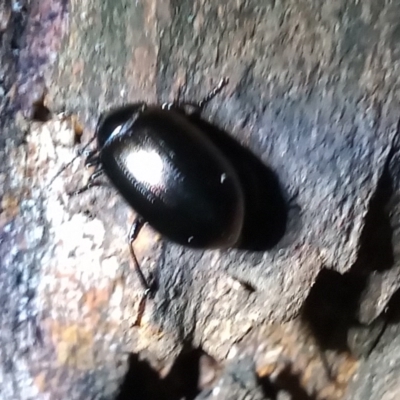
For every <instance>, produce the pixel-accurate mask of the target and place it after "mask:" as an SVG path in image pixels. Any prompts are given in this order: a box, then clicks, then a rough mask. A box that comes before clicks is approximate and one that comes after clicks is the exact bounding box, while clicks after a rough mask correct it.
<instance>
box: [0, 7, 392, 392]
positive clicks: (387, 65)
mask: <svg viewBox="0 0 400 400" xmlns="http://www.w3.org/2000/svg"><path fill="white" fill-rule="evenodd" d="M7 4H8V7H9V6H10V4H9V3H5V6H2V7H3V8H1V9H0V11H1V15H0V18H1V19H2V27H3V25H4V26H5V28H4V33H1V32H0V34H1V35H2V36H1V39H2V49H1V52H2V55H4V57H2V60H1V72H2V76H3V77H4V79H3V78H2V81H1V87H2V88H3V91H4V96H2V95H1V91H0V101H1V112H2V118H1V121H0V122H1V128H2V131H1V135H0V144H1V148H0V152H1V153H0V155H1V160H4V161H3V162H2V163H1V165H0V171H1V172H0V183H1V192H0V196H1V209H0V213H1V214H0V232H1V237H0V258H1V263H2V269H1V271H0V273H1V282H2V285H3V288H2V290H1V294H2V299H3V303H2V304H4V306H3V309H4V311H2V313H3V314H4V315H2V318H1V329H0V331H1V337H0V343H1V346H0V348H1V359H2V367H3V372H2V375H1V383H2V385H0V386H1V389H0V390H1V391H2V392H0V393H1V395H2V396H3V397H5V398H11V397H10V396H11V395H14V394H18V395H19V397H20V398H23V399H28V398H41V397H43V398H45V397H46V396H50V397H51V398H54V399H58V398H65V396H66V394H68V396H69V397H71V398H88V397H90V396H93V397H96V396H100V394H101V396H102V397H103V398H112V397H113V396H114V393H115V392H116V390H117V388H118V386H119V383H120V381H121V380H122V377H123V375H124V373H125V370H126V363H125V361H124V360H123V356H122V354H124V353H125V352H128V351H129V352H135V353H137V352H139V351H141V352H143V354H145V356H146V357H147V358H148V359H149V360H151V361H152V363H153V364H154V365H155V368H156V369H162V365H163V363H166V362H167V361H166V360H171V359H173V358H174V357H176V356H177V354H179V353H180V351H181V349H182V347H183V346H184V343H186V342H191V343H193V345H194V346H200V345H201V347H202V348H203V349H204V350H205V351H206V352H207V353H209V354H210V355H212V356H213V357H215V358H216V359H218V360H223V359H224V358H225V357H226V356H227V354H229V352H230V350H231V348H232V345H233V344H234V343H236V342H240V341H241V340H242V339H243V338H244V337H246V335H247V334H248V333H249V332H250V331H251V332H253V331H255V332H257V331H258V330H259V329H261V328H260V327H262V326H264V325H266V324H270V323H277V324H282V323H284V322H285V321H288V320H291V319H293V318H295V317H296V316H297V315H298V314H299V313H300V311H301V310H302V307H303V306H304V303H305V301H306V299H307V296H308V295H309V293H310V290H311V288H312V286H313V284H314V283H315V282H316V281H317V284H319V283H318V282H320V281H321V279H322V278H323V277H324V273H325V272H321V271H326V270H330V271H332V272H333V274H334V275H330V276H329V277H328V283H329V284H328V286H327V287H329V292H326V293H327V294H329V296H326V297H329V299H328V301H325V302H323V301H321V305H322V307H321V309H322V310H324V314H326V315H327V317H328V318H327V320H326V321H324V323H325V325H324V328H325V327H326V326H334V327H337V330H336V328H335V332H334V333H338V334H340V335H339V336H340V338H341V339H340V341H339V342H340V346H339V345H337V337H335V335H333V338H332V341H331V342H330V345H329V346H330V348H332V347H333V348H334V350H336V351H338V350H342V347H343V346H344V344H346V343H345V341H344V340H342V337H344V336H346V335H345V333H347V332H348V330H349V329H350V328H354V327H355V326H357V323H359V324H360V325H362V328H365V324H368V323H371V322H372V321H373V320H375V319H376V318H377V317H378V316H382V315H383V314H384V310H385V307H386V305H387V303H388V301H389V300H390V298H391V297H392V296H393V294H394V293H395V292H396V291H397V290H398V288H399V284H400V278H399V277H400V272H399V271H400V269H399V268H398V254H397V253H398V251H397V247H398V243H397V242H398V240H397V236H398V234H397V231H398V226H397V225H398V192H399V188H400V186H399V182H400V180H399V179H400V178H399V177H400V173H399V163H398V129H399V127H398V109H399V99H398V95H397V91H398V87H399V74H398V69H399V66H400V63H399V55H400V53H399V52H398V48H397V47H398V46H397V43H398V31H399V28H398V18H397V17H396V16H397V15H398V14H399V12H400V2H399V1H397V0H396V1H392V2H390V3H388V2H386V3H385V2H380V3H379V5H377V2H376V1H373V0H365V1H363V2H359V1H356V0H354V1H350V2H349V1H346V0H340V1H335V2H318V1H315V0H314V1H313V0H301V1H299V0H273V1H272V0H271V1H261V0H251V1H244V0H243V1H236V2H231V1H222V2H218V3H217V2H212V1H210V0H201V1H200V0H199V1H195V2H189V1H187V2H179V1H175V0H170V1H164V0H162V1H161V0H145V1H142V2H131V1H126V0H125V1H119V2H115V1H112V0H107V1H98V0H88V1H86V2H70V3H68V4H67V2H65V1H62V0H32V1H31V2H27V3H25V2H20V3H19V4H20V5H21V9H18V10H17V9H14V11H12V12H11V11H10V8H8V9H7V8H5V7H7ZM13 4H14V6H16V4H17V3H13ZM67 5H68V11H69V14H67V8H66V6H67ZM25 7H27V8H25ZM14 8H15V7H14ZM67 17H68V18H67ZM3 21H6V22H3ZM67 22H68V25H67ZM23 28H25V30H24V33H23V32H22V30H23ZM15 46H16V47H17V49H15V48H14V49H13V47H15ZM56 56H57V57H56ZM222 76H228V77H229V78H230V84H229V87H228V88H227V89H226V90H225V91H224V92H223V93H222V94H221V95H219V97H218V98H216V99H215V100H214V101H213V102H212V103H211V104H210V106H209V107H208V108H207V110H206V111H205V115H204V117H205V118H206V119H207V120H210V121H211V122H213V123H214V124H215V125H216V126H218V127H219V128H221V129H223V130H224V131H226V133H227V134H228V135H230V136H231V137H233V138H235V139H236V140H237V141H238V142H239V143H241V144H242V145H243V146H244V147H245V148H248V149H249V150H250V151H251V152H252V153H253V154H254V155H255V157H256V158H257V159H258V160H260V161H261V162H262V163H263V164H264V165H265V166H266V167H268V171H271V172H272V173H273V174H274V175H275V176H276V179H277V181H278V182H279V189H277V190H279V195H280V196H282V198H283V199H285V202H286V205H287V210H286V211H287V212H286V215H285V219H286V221H285V225H286V226H285V228H286V229H285V234H284V236H283V237H282V238H281V240H280V241H279V243H278V244H275V245H274V246H273V247H272V248H268V249H264V250H265V251H258V252H251V251H246V250H243V249H235V250H231V251H194V250H190V249H185V248H182V247H179V246H176V245H173V244H170V243H167V242H160V241H159V240H158V239H159V238H158V237H157V235H156V234H155V233H154V232H153V231H152V230H151V229H150V228H149V227H147V228H146V229H145V230H144V231H143V233H141V235H140V237H139V239H138V241H137V242H136V243H135V249H136V251H137V255H138V258H139V260H140V262H141V263H142V265H143V269H144V271H145V273H146V274H150V273H153V274H155V276H156V278H157V281H158V285H159V290H158V292H157V294H156V296H155V298H154V299H153V300H151V301H149V302H148V303H147V307H146V310H145V314H144V317H143V321H142V322H143V324H142V326H141V327H140V328H139V327H134V326H132V325H133V322H134V321H135V318H136V314H137V309H138V300H139V298H140V286H139V283H138V281H137V279H136V277H135V276H134V275H133V273H132V271H131V270H130V269H129V251H128V248H127V245H126V242H125V235H126V232H127V231H128V229H129V225H130V223H131V222H132V220H133V218H134V213H133V212H132V211H130V210H129V209H128V207H127V206H126V205H125V204H124V203H123V202H122V201H121V199H120V198H119V197H118V196H117V194H116V193H115V191H113V190H111V189H110V188H107V187H105V188H96V189H94V190H93V191H91V192H88V193H86V194H84V195H82V196H81V197H72V198H71V197H69V196H68V195H67V193H68V192H71V191H73V190H75V189H76V188H78V187H80V185H82V184H83V182H84V180H85V179H87V177H88V174H89V171H86V170H84V169H83V168H82V164H80V163H79V160H76V161H75V162H74V163H72V164H71V165H69V166H68V168H67V169H66V170H65V171H63V172H62V173H61V174H60V175H59V176H57V178H56V179H54V180H53V178H54V176H55V174H56V172H57V171H59V170H60V168H61V167H62V166H63V165H65V164H66V163H67V162H69V161H70V160H71V159H72V158H73V157H74V155H75V149H74V146H73V144H74V143H75V142H77V141H80V140H82V141H83V142H85V141H86V140H88V138H89V137H90V135H91V134H92V133H93V127H94V125H95V123H96V119H97V117H98V115H99V113H100V111H102V110H104V109H106V108H109V107H110V106H112V105H117V104H121V103H123V102H127V101H136V100H138V99H140V100H147V101H151V102H156V101H157V100H159V101H165V100H171V99H173V98H175V97H176V96H177V93H178V92H179V88H180V87H182V88H183V90H182V93H183V97H184V98H185V99H188V100H196V99H198V98H201V97H202V96H203V95H204V94H205V93H207V91H208V90H209V89H210V88H212V87H213V86H214V85H215V83H216V82H218V81H219V79H220V78H221V77H222ZM16 108H19V110H20V113H19V114H14V111H15V110H16ZM47 109H50V110H57V111H58V110H61V109H66V110H68V111H73V112H75V113H76V114H77V115H78V117H79V121H80V122H79V123H77V122H76V121H74V120H70V119H65V120H62V119H60V120H59V119H57V118H53V119H52V120H50V121H47V122H46V123H37V122H35V123H31V124H27V123H26V121H24V120H23V119H22V117H21V115H25V116H31V117H32V116H36V117H38V116H43V112H44V111H46V110H47ZM39 111H40V112H39ZM45 114H46V113H45ZM46 116H47V114H46ZM46 119H47V118H46ZM82 126H83V127H84V132H83V135H82V136H81V135H80V134H81V133H82V132H81V127H82ZM278 197H279V196H278ZM262 234H265V235H267V234H270V233H269V232H261V235H262ZM317 277H319V278H320V279H319V280H318V279H317ZM321 277H322V278H321ZM336 278H338V279H336ZM322 280H324V279H322ZM336 283H337V285H338V286H335V285H336ZM336 287H337V288H338V290H337V293H338V296H342V295H343V298H340V299H338V302H337V304H339V306H338V308H337V309H335V310H333V311H332V309H333V308H335V303H336V302H335V301H334V300H333V301H331V302H330V300H331V299H332V298H333V299H334V298H335V296H334V295H335V293H336V292H335V290H336V289H335V288H336ZM318 292H319V293H321V294H320V295H319V297H318V296H317V297H316V298H314V300H313V302H314V304H318V302H319V301H320V300H324V298H325V295H324V291H323V290H322V291H318V290H317V293H318ZM349 293H350V294H351V295H349ZM331 294H333V296H331ZM330 296H331V297H330ZM346 296H350V297H346ZM347 298H350V300H351V307H350V308H351V310H349V312H348V313H347V312H346V313H345V315H343V314H342V312H341V311H342V310H344V309H346V301H345V300H343V299H347ZM325 300H326V299H325ZM311 309H312V307H311ZM307 315H308V317H307V318H308V319H307V318H306V322H309V323H310V322H311V323H310V326H311V328H312V329H311V331H312V332H314V333H316V332H320V331H319V330H318V329H317V330H315V329H314V328H315V326H316V325H315V324H314V323H313V322H315V319H318V318H319V317H318V313H317V314H315V313H311V314H307ZM322 332H325V330H324V329H322ZM371 335H372V336H373V337H374V338H375V337H376V334H375V333H373V334H372V333H371ZM317 339H318V341H319V344H325V342H324V343H322V342H323V340H322V341H321V338H320V337H318V335H317ZM332 343H334V344H332ZM11 344H12V345H11ZM342 345H343V346H342ZM344 347H346V346H344ZM391 351H392V352H395V351H396V350H395V349H394V348H393V349H391ZM397 352H398V350H397ZM361 353H362V352H361ZM338 357H339V358H340V355H339V356H338ZM366 363H367V364H366V365H368V362H366ZM366 368H367V367H366ZM368 368H369V367H368ZM349 370H352V371H353V369H351V368H350V369H349ZM365 371H366V370H365ZM228 374H229V373H228ZM9 377H11V378H12V379H11V378H9ZM347 379H348V376H346V382H347ZM309 392H310V391H309ZM282 393H283V392H282ZM282 396H284V394H282ZM255 398H256V397H255ZM331 398H333V397H331Z"/></svg>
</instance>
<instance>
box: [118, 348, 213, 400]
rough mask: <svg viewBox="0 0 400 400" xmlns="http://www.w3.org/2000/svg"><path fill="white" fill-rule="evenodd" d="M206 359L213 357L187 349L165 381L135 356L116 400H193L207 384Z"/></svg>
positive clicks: (131, 357)
mask: <svg viewBox="0 0 400 400" xmlns="http://www.w3.org/2000/svg"><path fill="white" fill-rule="evenodd" d="M205 357H206V358H207V357H208V358H210V357H209V356H207V355H206V354H205V353H204V352H203V351H202V350H201V349H193V348H191V347H190V346H188V347H186V348H185V349H184V350H182V352H181V354H180V355H179V356H178V357H177V359H176V360H175V362H174V364H173V366H172V367H171V369H170V371H169V373H168V375H167V376H166V377H165V378H162V377H160V375H159V373H158V371H156V370H154V369H153V368H152V366H151V365H150V364H149V363H148V362H147V361H143V360H140V359H139V355H138V354H133V353H132V354H131V355H130V357H129V368H128V372H127V373H126V375H125V379H124V381H123V383H122V385H121V387H120V392H119V394H118V396H117V397H116V400H128V399H129V400H135V399H137V400H139V399H140V400H181V399H185V400H193V399H195V397H196V396H197V395H198V394H199V393H200V391H201V389H202V388H201V387H200V386H201V383H202V382H204V379H203V378H202V373H201V372H202V371H201V365H202V364H204V362H202V359H204V358H205ZM210 368H213V367H212V366H211V367H210Z"/></svg>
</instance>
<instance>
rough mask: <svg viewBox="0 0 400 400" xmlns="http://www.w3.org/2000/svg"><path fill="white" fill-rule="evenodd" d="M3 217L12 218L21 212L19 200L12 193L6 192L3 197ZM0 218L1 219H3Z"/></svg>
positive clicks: (1, 205) (0, 205)
mask: <svg viewBox="0 0 400 400" xmlns="http://www.w3.org/2000/svg"><path fill="white" fill-rule="evenodd" d="M0 207H1V210H0V212H1V214H0V215H1V219H3V218H4V219H6V220H10V219H12V218H15V217H16V216H17V215H18V214H19V201H18V198H17V197H14V196H12V195H11V194H10V193H6V194H5V195H4V196H3V198H2V199H1V204H0ZM1 219H0V221H1Z"/></svg>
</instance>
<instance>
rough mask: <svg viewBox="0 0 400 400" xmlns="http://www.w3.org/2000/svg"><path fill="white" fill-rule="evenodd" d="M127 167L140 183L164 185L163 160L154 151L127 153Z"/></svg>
mask: <svg viewBox="0 0 400 400" xmlns="http://www.w3.org/2000/svg"><path fill="white" fill-rule="evenodd" d="M126 167H127V169H128V170H129V172H130V173H131V174H132V175H133V177H134V178H135V179H136V180H137V181H139V182H142V183H147V184H149V185H152V186H155V185H161V184H162V183H163V172H164V164H163V160H162V158H161V156H160V155H159V154H157V152H156V151H154V150H138V151H135V152H127V154H126Z"/></svg>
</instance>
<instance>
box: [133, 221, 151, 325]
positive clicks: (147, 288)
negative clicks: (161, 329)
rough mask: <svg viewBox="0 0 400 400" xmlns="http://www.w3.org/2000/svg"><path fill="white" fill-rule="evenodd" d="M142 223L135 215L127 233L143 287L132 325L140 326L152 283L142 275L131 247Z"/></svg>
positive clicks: (135, 268)
mask: <svg viewBox="0 0 400 400" xmlns="http://www.w3.org/2000/svg"><path fill="white" fill-rule="evenodd" d="M144 224H145V221H144V220H143V218H142V217H136V218H135V220H134V221H133V224H132V226H131V229H130V231H129V235H128V242H129V251H130V253H131V259H132V263H133V267H134V270H135V271H136V274H137V276H138V278H139V282H140V284H141V286H142V287H143V294H142V297H141V299H140V302H139V308H138V315H137V317H136V321H135V323H134V326H140V324H141V320H142V317H143V313H144V310H145V307H146V300H147V298H148V297H149V295H150V294H151V291H152V285H151V284H149V282H148V280H147V279H146V277H145V276H144V274H143V271H142V269H141V268H140V265H139V262H138V260H137V258H136V254H135V250H134V249H133V243H134V241H135V240H136V239H137V237H138V235H139V232H140V230H141V229H142V228H143V225H144Z"/></svg>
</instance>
